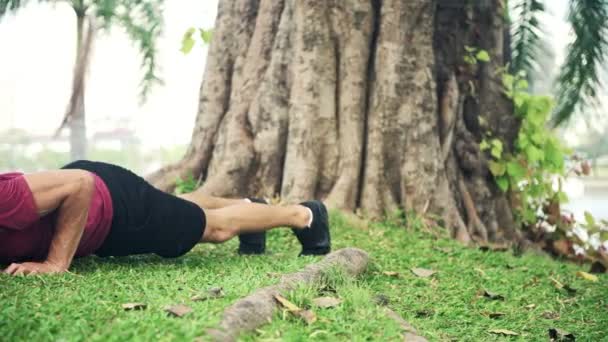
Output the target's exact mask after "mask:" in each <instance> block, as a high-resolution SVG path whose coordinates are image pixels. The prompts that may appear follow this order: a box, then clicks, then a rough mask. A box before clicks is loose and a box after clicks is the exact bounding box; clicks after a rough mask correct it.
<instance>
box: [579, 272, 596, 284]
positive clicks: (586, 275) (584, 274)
mask: <svg viewBox="0 0 608 342" xmlns="http://www.w3.org/2000/svg"><path fill="white" fill-rule="evenodd" d="M576 275H577V276H579V277H581V278H583V279H585V280H589V281H592V282H597V281H598V279H597V276H595V275H593V274H589V273H587V272H583V271H578V272H576Z"/></svg>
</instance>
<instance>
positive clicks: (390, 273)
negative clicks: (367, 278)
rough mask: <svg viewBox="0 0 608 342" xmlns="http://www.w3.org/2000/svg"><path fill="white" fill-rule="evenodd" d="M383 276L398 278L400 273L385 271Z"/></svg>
mask: <svg viewBox="0 0 608 342" xmlns="http://www.w3.org/2000/svg"><path fill="white" fill-rule="evenodd" d="M382 274H384V275H387V276H389V277H398V276H399V272H395V271H384V272H382Z"/></svg>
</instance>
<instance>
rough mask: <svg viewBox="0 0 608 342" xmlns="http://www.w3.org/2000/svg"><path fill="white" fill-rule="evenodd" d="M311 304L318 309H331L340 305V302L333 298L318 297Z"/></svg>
mask: <svg viewBox="0 0 608 342" xmlns="http://www.w3.org/2000/svg"><path fill="white" fill-rule="evenodd" d="M312 303H313V304H314V305H315V306H318V307H320V308H333V307H336V306H338V305H339V304H340V303H342V300H341V299H339V298H334V297H318V298H315V299H313V300H312Z"/></svg>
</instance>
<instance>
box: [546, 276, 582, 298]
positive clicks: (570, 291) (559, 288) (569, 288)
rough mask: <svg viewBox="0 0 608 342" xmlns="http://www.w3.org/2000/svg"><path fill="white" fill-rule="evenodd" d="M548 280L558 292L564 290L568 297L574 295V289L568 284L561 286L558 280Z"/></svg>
mask: <svg viewBox="0 0 608 342" xmlns="http://www.w3.org/2000/svg"><path fill="white" fill-rule="evenodd" d="M549 279H551V281H552V282H553V284H554V285H555V288H556V289H558V290H565V291H566V292H567V293H568V294H569V295H571V296H573V295H575V294H576V291H577V290H576V289H575V288H573V287H571V286H570V285H568V284H562V283H561V282H560V281H559V280H557V279H555V278H553V277H550V278H549Z"/></svg>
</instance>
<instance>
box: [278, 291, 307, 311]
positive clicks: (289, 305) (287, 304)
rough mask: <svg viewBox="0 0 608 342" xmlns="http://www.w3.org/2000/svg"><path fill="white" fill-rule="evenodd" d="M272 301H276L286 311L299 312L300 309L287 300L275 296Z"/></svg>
mask: <svg viewBox="0 0 608 342" xmlns="http://www.w3.org/2000/svg"><path fill="white" fill-rule="evenodd" d="M274 299H276V300H277V302H279V303H280V304H281V305H282V306H283V307H284V308H285V309H287V310H288V311H292V312H295V311H301V310H302V309H300V307H298V306H297V305H295V304H294V303H292V302H290V301H289V300H287V298H285V297H283V296H281V295H278V294H275V295H274Z"/></svg>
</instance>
